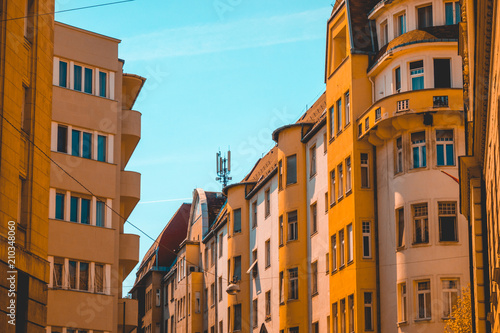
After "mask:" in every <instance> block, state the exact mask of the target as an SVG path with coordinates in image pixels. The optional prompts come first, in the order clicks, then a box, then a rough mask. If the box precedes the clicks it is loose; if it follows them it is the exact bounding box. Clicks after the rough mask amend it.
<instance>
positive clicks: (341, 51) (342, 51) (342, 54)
mask: <svg viewBox="0 0 500 333" xmlns="http://www.w3.org/2000/svg"><path fill="white" fill-rule="evenodd" d="M346 37H347V29H346V28H345V27H344V28H343V29H342V30H341V31H340V32H339V33H338V34H337V35H336V36H335V37H334V38H333V42H332V44H331V46H332V60H333V62H332V65H333V66H330V72H333V70H334V69H336V68H337V67H338V66H340V64H341V63H342V61H343V60H344V59H345V58H346V56H347V43H346Z"/></svg>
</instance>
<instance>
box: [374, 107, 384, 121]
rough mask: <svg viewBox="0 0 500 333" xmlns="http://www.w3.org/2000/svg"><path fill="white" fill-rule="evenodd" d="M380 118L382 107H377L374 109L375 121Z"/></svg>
mask: <svg viewBox="0 0 500 333" xmlns="http://www.w3.org/2000/svg"><path fill="white" fill-rule="evenodd" d="M380 118H382V108H377V109H376V110H375V122H377V121H379V120H380Z"/></svg>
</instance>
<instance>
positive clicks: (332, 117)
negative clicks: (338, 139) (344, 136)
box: [329, 106, 335, 139]
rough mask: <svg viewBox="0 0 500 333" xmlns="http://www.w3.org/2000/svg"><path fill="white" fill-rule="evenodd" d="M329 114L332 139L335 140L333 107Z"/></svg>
mask: <svg viewBox="0 0 500 333" xmlns="http://www.w3.org/2000/svg"><path fill="white" fill-rule="evenodd" d="M329 114H330V123H329V125H330V126H329V127H330V139H333V138H334V135H333V133H334V132H335V108H334V107H333V106H332V107H331V108H330V112H329Z"/></svg>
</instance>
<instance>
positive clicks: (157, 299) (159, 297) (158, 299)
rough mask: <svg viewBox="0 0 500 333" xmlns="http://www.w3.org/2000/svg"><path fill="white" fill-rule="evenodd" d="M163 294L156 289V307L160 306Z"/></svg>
mask: <svg viewBox="0 0 500 333" xmlns="http://www.w3.org/2000/svg"><path fill="white" fill-rule="evenodd" d="M160 300H161V293H160V289H156V306H160Z"/></svg>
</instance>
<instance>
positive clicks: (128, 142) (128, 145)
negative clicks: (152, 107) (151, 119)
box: [121, 110, 141, 168]
mask: <svg viewBox="0 0 500 333" xmlns="http://www.w3.org/2000/svg"><path fill="white" fill-rule="evenodd" d="M140 138H141V113H140V112H138V111H134V110H122V161H121V162H122V167H123V168H124V167H125V166H126V165H127V163H128V161H129V160H130V157H131V156H132V153H133V152H134V150H135V147H136V146H137V144H138V143H139V140H140Z"/></svg>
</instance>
